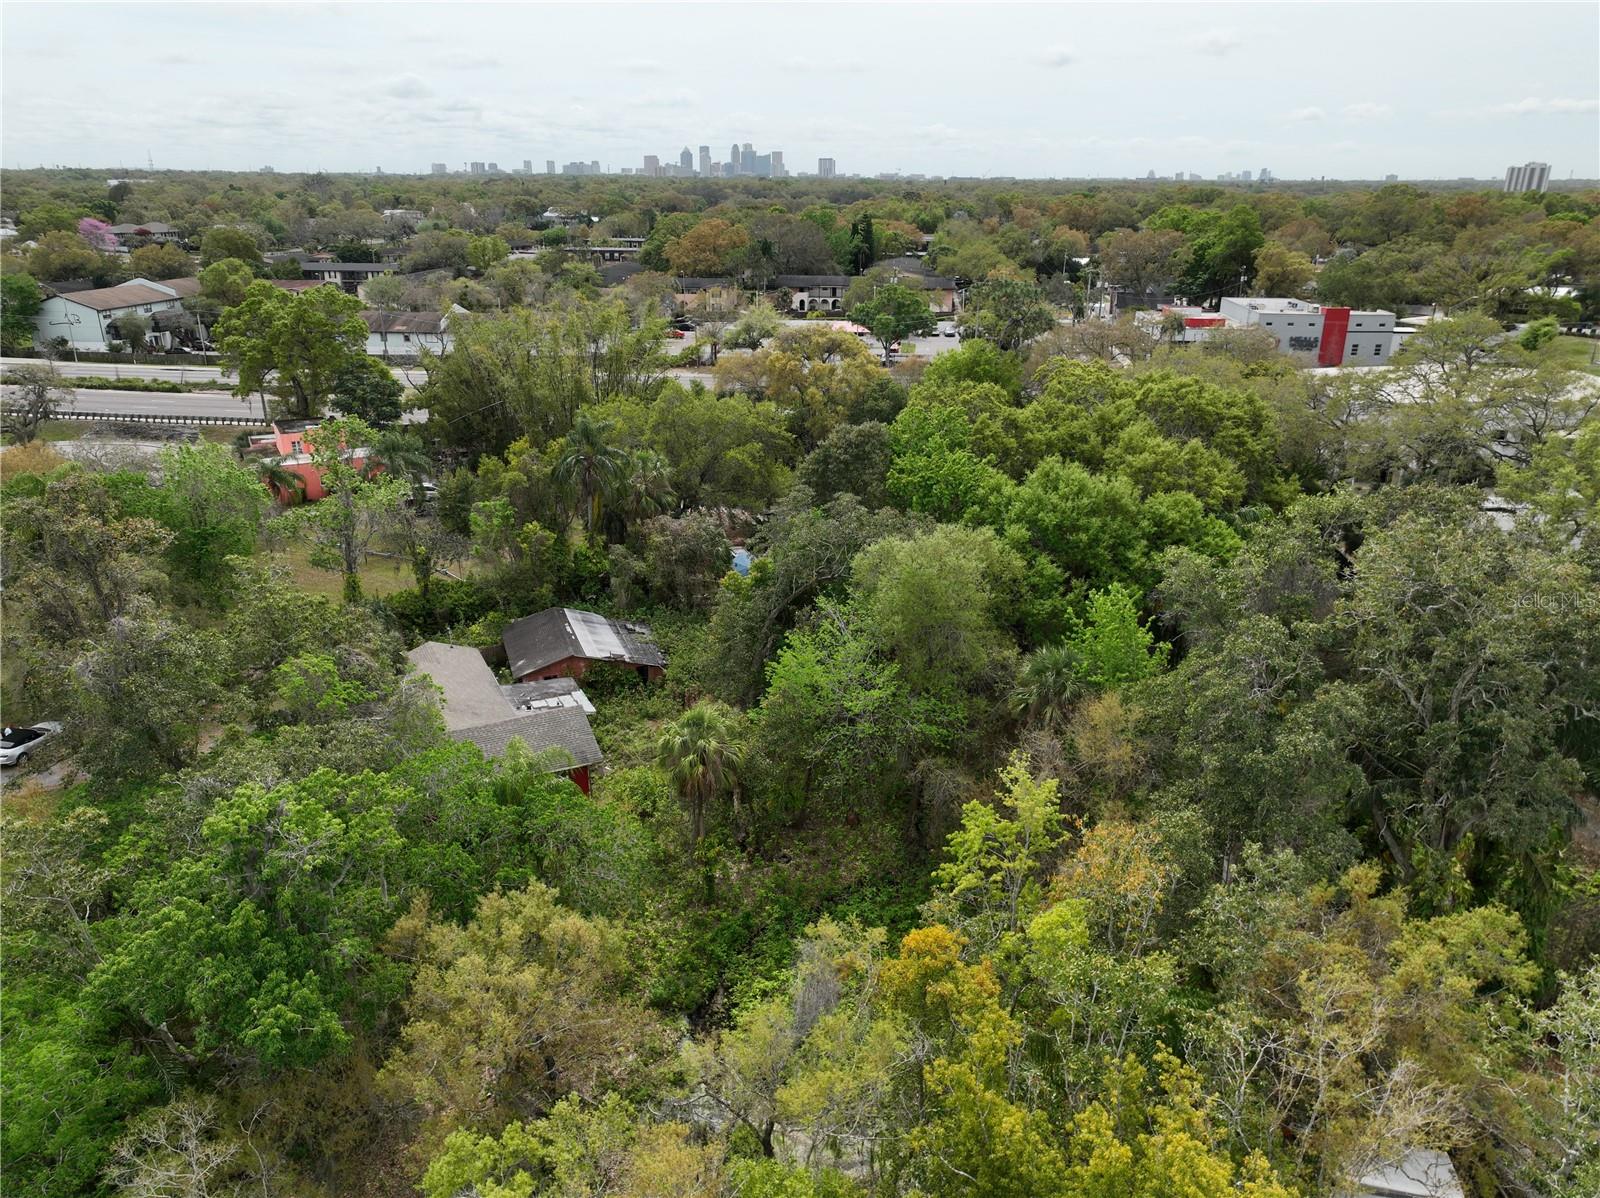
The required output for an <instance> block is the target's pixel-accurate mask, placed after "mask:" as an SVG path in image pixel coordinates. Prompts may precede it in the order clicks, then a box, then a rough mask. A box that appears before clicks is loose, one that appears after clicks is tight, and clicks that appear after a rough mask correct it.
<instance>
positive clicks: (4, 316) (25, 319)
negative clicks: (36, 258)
mask: <svg viewBox="0 0 1600 1198" xmlns="http://www.w3.org/2000/svg"><path fill="white" fill-rule="evenodd" d="M43 303H44V296H43V294H41V292H40V291H39V284H38V283H36V282H34V280H33V276H32V275H27V274H23V273H21V272H20V271H19V272H17V273H14V274H6V275H0V349H3V350H4V351H5V352H6V353H7V354H14V353H16V352H17V351H18V350H24V349H27V348H29V347H30V346H31V345H32V344H33V339H34V336H35V333H34V324H33V322H34V318H35V317H37V316H38V315H39V309H40V307H41V306H42V305H43Z"/></svg>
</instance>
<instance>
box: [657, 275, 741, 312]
mask: <svg viewBox="0 0 1600 1198" xmlns="http://www.w3.org/2000/svg"><path fill="white" fill-rule="evenodd" d="M707 291H722V292H726V293H727V300H728V304H729V306H730V308H731V307H733V306H734V305H735V304H736V302H737V300H738V296H739V285H738V283H737V282H736V281H735V280H733V279H726V278H724V279H715V278H710V279H708V278H695V277H692V276H688V275H681V276H679V277H678V278H676V279H674V280H673V281H672V302H673V304H674V306H675V307H677V308H678V309H679V310H680V311H683V310H685V309H688V308H690V307H692V306H693V305H694V304H695V303H696V302H698V297H699V296H701V295H704V294H705V293H706V292H707Z"/></svg>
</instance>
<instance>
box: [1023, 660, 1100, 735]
mask: <svg viewBox="0 0 1600 1198" xmlns="http://www.w3.org/2000/svg"><path fill="white" fill-rule="evenodd" d="M1081 665H1082V663H1081V662H1080V660H1079V657H1078V653H1077V651H1076V650H1075V649H1072V648H1071V647H1069V646H1067V645H1046V646H1045V647H1044V648H1042V649H1039V650H1038V651H1036V652H1034V653H1032V654H1030V655H1029V657H1028V660H1027V661H1026V662H1024V663H1023V666H1022V677H1021V678H1019V679H1018V680H1017V685H1016V689H1014V690H1013V691H1012V692H1011V709H1012V711H1014V712H1015V713H1016V714H1017V715H1018V716H1021V717H1022V718H1024V719H1027V720H1030V721H1033V722H1035V723H1038V724H1040V725H1042V726H1043V727H1046V728H1054V727H1056V726H1057V725H1059V724H1061V723H1063V722H1065V720H1066V717H1067V712H1068V711H1070V710H1071V708H1072V705H1073V704H1074V703H1076V702H1077V701H1078V700H1079V699H1080V698H1082V697H1083V694H1084V692H1085V689H1086V688H1085V687H1084V684H1083V679H1082V676H1081V675H1080V673H1079V670H1080V668H1081Z"/></svg>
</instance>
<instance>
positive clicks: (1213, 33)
mask: <svg viewBox="0 0 1600 1198" xmlns="http://www.w3.org/2000/svg"><path fill="white" fill-rule="evenodd" d="M1189 44H1190V45H1191V46H1193V47H1194V48H1195V49H1196V50H1198V51H1199V52H1200V53H1201V54H1211V55H1215V56H1216V57H1218V58H1221V57H1222V56H1223V55H1224V54H1230V53H1232V52H1233V51H1235V50H1237V49H1238V48H1239V47H1240V46H1241V45H1243V44H1244V42H1243V40H1242V39H1241V38H1240V37H1239V35H1238V34H1237V33H1235V32H1234V31H1233V30H1231V29H1208V30H1206V31H1205V32H1204V33H1202V34H1200V35H1198V36H1197V37H1195V38H1193V39H1192V40H1191V41H1190V43H1189Z"/></svg>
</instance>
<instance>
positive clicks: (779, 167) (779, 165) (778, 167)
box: [768, 150, 789, 179]
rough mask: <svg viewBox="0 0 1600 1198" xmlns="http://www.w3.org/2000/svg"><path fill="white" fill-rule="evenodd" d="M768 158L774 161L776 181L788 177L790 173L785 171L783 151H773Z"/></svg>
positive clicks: (773, 175) (772, 164)
mask: <svg viewBox="0 0 1600 1198" xmlns="http://www.w3.org/2000/svg"><path fill="white" fill-rule="evenodd" d="M768 157H770V158H771V159H772V163H771V170H772V177H773V178H774V179H781V178H783V177H784V176H785V175H787V174H788V173H789V172H788V171H786V170H784V169H783V151H782V150H774V151H772V153H771V154H770V155H768Z"/></svg>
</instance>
